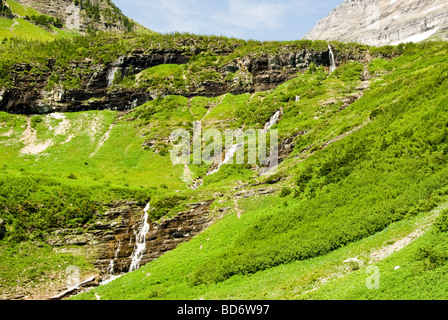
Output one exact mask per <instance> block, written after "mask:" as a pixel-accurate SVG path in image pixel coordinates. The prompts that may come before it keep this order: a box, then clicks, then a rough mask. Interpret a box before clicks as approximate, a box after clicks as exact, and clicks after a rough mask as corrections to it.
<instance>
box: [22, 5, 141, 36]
mask: <svg viewBox="0 0 448 320" xmlns="http://www.w3.org/2000/svg"><path fill="white" fill-rule="evenodd" d="M17 2H19V3H20V4H22V5H23V6H24V7H31V8H33V9H35V10H37V11H38V12H40V13H43V14H45V15H48V16H52V17H55V18H59V19H61V21H62V22H63V24H64V26H65V28H66V29H69V30H74V31H78V32H80V33H84V32H86V31H87V29H88V28H90V29H92V30H101V31H109V32H116V33H123V32H125V31H130V30H131V29H133V26H134V25H135V23H134V22H133V21H132V20H130V19H129V18H127V17H126V16H124V15H123V14H122V12H121V11H120V9H118V8H117V7H116V6H115V5H114V4H113V3H112V2H111V1H106V0H89V1H85V0H83V1H81V0H79V1H73V0H52V1H45V0H17Z"/></svg>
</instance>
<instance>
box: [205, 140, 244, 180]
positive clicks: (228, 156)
mask: <svg viewBox="0 0 448 320" xmlns="http://www.w3.org/2000/svg"><path fill="white" fill-rule="evenodd" d="M242 146H243V144H242V143H240V144H234V145H233V146H231V147H230V149H229V152H227V153H226V157H225V159H224V161H223V162H222V163H221V164H220V165H219V166H218V168H216V169H215V170H213V171H212V172H210V173H209V175H211V174H214V173H216V172H218V171H219V169H220V168H221V166H222V165H223V164H227V163H229V162H230V160H232V159H233V155H234V154H235V153H236V151H237V150H238V149H239V148H241V147H242Z"/></svg>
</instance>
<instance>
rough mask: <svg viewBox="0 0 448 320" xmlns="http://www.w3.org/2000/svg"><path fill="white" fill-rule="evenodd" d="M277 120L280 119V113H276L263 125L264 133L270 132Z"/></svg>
mask: <svg viewBox="0 0 448 320" xmlns="http://www.w3.org/2000/svg"><path fill="white" fill-rule="evenodd" d="M278 119H280V111H277V112H276V113H275V114H274V115H273V116H272V117H271V118H270V119H269V121H268V122H267V123H266V124H265V125H264V130H263V132H264V133H268V132H269V130H271V128H272V127H273V126H275V125H276V124H277V122H278Z"/></svg>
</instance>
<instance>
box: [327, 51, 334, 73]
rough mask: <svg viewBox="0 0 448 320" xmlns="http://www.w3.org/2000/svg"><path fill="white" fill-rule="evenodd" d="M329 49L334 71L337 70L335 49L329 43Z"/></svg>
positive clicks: (331, 68) (331, 69) (331, 67)
mask: <svg viewBox="0 0 448 320" xmlns="http://www.w3.org/2000/svg"><path fill="white" fill-rule="evenodd" d="M328 49H330V60H331V66H330V73H332V72H333V71H334V70H336V62H335V59H334V53H333V49H332V48H331V46H330V45H328Z"/></svg>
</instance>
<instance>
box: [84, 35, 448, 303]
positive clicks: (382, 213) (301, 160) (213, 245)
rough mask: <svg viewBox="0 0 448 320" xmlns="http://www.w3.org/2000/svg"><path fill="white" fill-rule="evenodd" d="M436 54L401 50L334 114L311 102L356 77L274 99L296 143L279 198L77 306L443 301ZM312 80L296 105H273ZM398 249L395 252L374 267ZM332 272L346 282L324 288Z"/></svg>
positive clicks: (442, 89) (433, 47)
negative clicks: (374, 278) (370, 281)
mask: <svg viewBox="0 0 448 320" xmlns="http://www.w3.org/2000/svg"><path fill="white" fill-rule="evenodd" d="M446 53H447V45H446V43H435V44H421V45H412V44H411V45H407V46H406V49H405V52H404V54H403V55H402V56H401V57H399V58H397V59H395V60H394V61H379V60H375V61H374V62H372V63H371V64H370V65H369V66H368V68H369V69H370V71H371V72H372V73H378V74H385V75H384V76H381V77H377V78H373V79H371V89H370V90H368V91H367V92H366V93H365V94H364V96H363V97H362V98H361V99H360V100H358V101H357V102H355V103H354V104H352V105H351V106H350V107H349V108H347V109H345V110H342V111H340V110H339V109H336V108H330V106H329V105H326V106H327V109H323V106H324V105H325V104H319V103H316V102H317V101H319V99H320V101H322V100H323V101H325V100H326V99H328V98H329V97H331V96H333V97H334V94H335V93H339V94H344V93H347V92H346V90H347V91H349V88H350V86H356V83H357V81H359V80H357V78H358V77H357V76H356V74H357V72H359V71H360V69H359V67H358V66H357V65H351V66H345V67H343V68H341V69H340V70H339V71H338V72H337V73H335V74H334V75H332V76H330V77H326V76H324V75H323V74H319V72H317V73H316V74H314V75H312V76H310V77H309V78H307V76H304V77H299V78H298V79H296V80H292V81H291V82H289V83H287V84H285V85H284V86H282V87H279V88H278V89H276V90H274V91H273V92H271V93H270V96H271V98H272V99H273V100H274V101H275V102H277V107H279V106H282V107H283V108H284V110H285V111H284V112H285V115H284V118H283V120H282V121H281V122H280V124H278V125H277V128H278V129H279V130H280V132H288V134H291V132H292V131H293V130H292V129H291V128H292V123H294V126H295V128H294V130H297V131H306V134H305V135H303V136H301V137H300V138H299V139H298V141H297V145H296V148H295V152H294V153H293V154H292V158H290V159H289V160H287V161H285V162H284V163H283V164H282V166H281V168H280V171H279V173H277V175H278V176H283V177H285V178H286V181H285V182H282V186H283V189H282V192H281V193H280V194H275V195H272V196H268V197H265V198H254V199H246V200H244V199H242V200H237V201H239V207H240V210H241V209H242V210H243V211H244V214H243V215H242V216H241V218H240V219H239V218H238V217H237V215H236V210H234V211H233V212H234V214H231V215H228V216H226V217H225V218H223V219H222V220H220V221H219V222H217V223H216V224H215V225H214V226H212V227H211V228H210V229H208V230H207V231H205V232H204V233H203V234H201V235H200V236H198V237H196V238H195V239H194V240H192V241H191V242H190V243H188V244H184V245H182V246H181V247H179V248H178V249H176V250H174V251H172V252H170V253H168V254H166V255H164V256H162V257H161V258H159V259H158V260H156V261H155V262H153V263H151V264H149V265H146V266H144V267H143V268H141V269H140V270H139V271H137V272H134V273H131V274H128V275H126V276H124V277H122V278H120V279H118V280H116V281H115V282H112V283H110V284H109V285H107V286H104V287H100V288H97V289H95V290H94V291H92V292H90V293H86V294H82V295H80V296H79V297H78V298H80V299H81V298H93V297H94V293H96V294H98V295H99V296H101V298H103V299H154V298H155V299H199V298H205V299H226V298H245V299H255V298H263V297H267V298H331V299H335V298H336V299H337V298H350V299H366V298H369V299H370V298H373V299H389V298H395V299H396V298H398V299H412V298H419V299H420V298H422V299H425V298H434V299H445V298H446V296H447V291H446V286H445V285H444V280H443V278H442V275H443V274H444V273H445V270H446V262H447V250H446V248H447V247H446V237H445V235H446V226H445V225H446V212H445V211H443V210H444V208H445V207H444V206H443V203H445V201H446V199H445V195H446V194H447V189H446V187H445V186H446V182H447V178H448V171H447V170H446V165H445V163H446V147H447V144H446V143H447V142H446V138H447V136H446V132H447V123H448V122H447V118H446V111H445V109H446V105H447V104H446V103H447V99H448V97H447V95H446V92H447V91H446V88H447V85H448V83H447V77H448V65H447V64H446V60H445V59H444V57H445V55H446ZM356 70H358V71H357V72H355V71H356ZM316 80H317V81H318V82H316V83H315V85H313V86H312V87H311V88H307V90H305V93H309V94H310V93H311V92H312V94H310V95H309V96H308V97H307V98H305V99H303V100H301V102H298V103H296V102H291V101H290V100H288V99H281V98H283V96H282V95H281V93H283V94H288V92H290V93H292V92H294V91H293V90H294V89H296V90H299V89H300V88H301V86H303V84H304V83H303V82H305V83H307V82H308V83H310V82H312V81H316ZM340 80H342V81H344V85H341V86H340V87H339V90H338V85H337V84H338V81H340ZM358 83H359V82H358ZM286 87H288V88H289V90H284V89H285V88H286ZM304 87H305V88H306V86H304ZM282 90H284V91H283V92H282ZM268 97H269V95H268ZM266 99H268V98H266ZM313 99H316V100H314V101H313ZM281 101H285V102H281ZM313 106H314V109H312V108H313ZM251 107H252V108H254V109H255V110H256V104H255V106H254V105H253V104H251V103H250V102H249V103H247V104H243V105H242V107H241V108H242V109H245V110H246V109H249V110H251V109H250V108H251ZM308 108H309V109H308ZM241 121H242V122H243V123H250V122H251V121H253V119H252V117H250V116H247V117H244V116H243V117H242V118H241ZM341 124H344V125H345V126H341ZM282 129H283V130H282ZM353 129H356V130H353ZM330 142H332V143H330ZM307 146H312V147H311V148H306V147H307ZM302 150H303V151H302ZM221 174H222V175H223V176H221V179H217V181H216V182H218V181H219V180H221V181H222V180H223V179H225V174H226V172H225V171H223V172H221ZM241 179H242V180H243V181H250V180H247V178H244V176H241ZM218 185H219V182H218ZM210 186H211V185H209V187H210ZM215 186H216V185H215ZM203 188H207V183H206V181H205V185H204V186H203ZM226 199H227V200H226ZM222 201H224V202H225V201H232V198H231V197H228V198H224V199H222ZM439 204H440V205H441V207H440V208H438V209H436V210H435V211H432V210H433V209H435V208H436V207H437V206H438V205H439ZM217 205H219V204H217ZM441 212H442V213H441ZM439 216H440V217H439ZM434 221H436V226H435V227H434V226H433V223H434ZM425 232H426V233H425ZM413 233H414V234H413ZM416 234H417V235H419V236H420V235H422V234H423V235H422V236H421V238H418V236H415V235H416ZM416 238H418V240H415V239H416ZM414 240H415V242H414ZM394 243H397V248H399V249H402V247H403V248H404V249H402V251H400V252H399V253H396V254H392V255H391V256H390V257H388V256H387V255H384V256H383V257H382V258H380V259H378V260H375V259H374V258H372V257H377V256H378V255H376V254H375V253H376V252H380V253H381V252H382V251H381V248H382V247H386V248H387V247H388V246H393V245H394ZM407 245H409V246H407ZM392 248H393V247H392ZM386 251H387V250H386ZM392 252H393V250H392ZM380 256H381V254H380ZM354 257H358V258H360V259H361V260H362V261H364V263H366V264H367V265H376V266H378V267H379V268H380V270H382V278H381V279H382V282H381V283H382V285H381V286H380V289H378V290H373V291H372V290H368V289H367V288H366V286H365V283H366V279H367V277H368V275H367V274H366V269H365V267H361V266H360V265H356V266H355V265H352V264H348V266H347V265H345V266H344V262H343V261H345V260H346V259H349V258H354ZM396 265H399V266H400V267H401V269H398V270H393V269H394V267H395V266H396ZM352 271H354V272H352ZM338 273H341V274H342V276H344V275H345V274H347V276H346V277H342V276H341V278H340V279H339V280H335V282H332V281H331V279H333V278H337V277H338ZM312 289H316V290H314V291H311V292H309V293H307V292H308V291H309V290H312Z"/></svg>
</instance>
